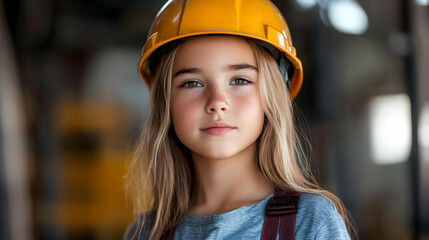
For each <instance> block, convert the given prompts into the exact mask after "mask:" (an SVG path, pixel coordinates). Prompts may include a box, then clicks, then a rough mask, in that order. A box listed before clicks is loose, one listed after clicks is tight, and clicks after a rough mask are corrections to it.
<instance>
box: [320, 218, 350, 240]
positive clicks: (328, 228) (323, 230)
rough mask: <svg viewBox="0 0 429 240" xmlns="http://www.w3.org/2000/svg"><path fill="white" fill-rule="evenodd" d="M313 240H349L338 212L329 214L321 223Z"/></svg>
mask: <svg viewBox="0 0 429 240" xmlns="http://www.w3.org/2000/svg"><path fill="white" fill-rule="evenodd" d="M315 239H320V240H322V239H340V240H343V239H344V240H346V239H350V236H349V234H348V232H347V228H346V225H345V224H344V221H343V218H342V217H341V215H340V214H339V213H338V212H333V213H331V214H330V215H329V216H328V217H327V218H326V219H325V220H324V222H323V223H322V225H321V226H320V228H319V230H318V231H317V233H316V236H315Z"/></svg>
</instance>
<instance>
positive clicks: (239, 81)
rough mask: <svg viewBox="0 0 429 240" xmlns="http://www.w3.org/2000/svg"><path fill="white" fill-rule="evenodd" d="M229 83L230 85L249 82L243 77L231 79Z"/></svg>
mask: <svg viewBox="0 0 429 240" xmlns="http://www.w3.org/2000/svg"><path fill="white" fill-rule="evenodd" d="M231 84H232V85H246V84H250V81H248V80H246V79H244V78H236V79H234V80H232V82H231Z"/></svg>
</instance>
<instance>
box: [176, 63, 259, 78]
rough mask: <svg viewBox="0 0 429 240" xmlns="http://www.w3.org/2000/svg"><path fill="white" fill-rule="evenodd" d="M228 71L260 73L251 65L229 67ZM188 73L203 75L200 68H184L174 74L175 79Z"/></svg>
mask: <svg viewBox="0 0 429 240" xmlns="http://www.w3.org/2000/svg"><path fill="white" fill-rule="evenodd" d="M227 69H228V70H235V71H237V70H241V69H250V70H254V71H256V72H257V71H258V68H257V67H255V66H253V65H250V64H247V63H243V64H233V65H229V66H228V67H227ZM186 73H201V70H200V69H199V68H184V69H180V70H179V71H177V72H176V73H175V74H174V77H177V76H179V75H181V74H186Z"/></svg>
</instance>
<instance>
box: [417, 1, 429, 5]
mask: <svg viewBox="0 0 429 240" xmlns="http://www.w3.org/2000/svg"><path fill="white" fill-rule="evenodd" d="M416 3H417V4H418V5H421V6H429V0H416Z"/></svg>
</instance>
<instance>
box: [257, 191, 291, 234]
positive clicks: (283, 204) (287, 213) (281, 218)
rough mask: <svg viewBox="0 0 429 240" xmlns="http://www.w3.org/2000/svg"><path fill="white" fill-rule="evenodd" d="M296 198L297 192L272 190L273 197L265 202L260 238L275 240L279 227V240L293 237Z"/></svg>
mask: <svg viewBox="0 0 429 240" xmlns="http://www.w3.org/2000/svg"><path fill="white" fill-rule="evenodd" d="M298 200H299V192H294V191H276V192H274V197H272V198H271V199H270V200H268V203H267V210H266V215H265V220H264V226H263V228H262V236H261V240H276V239H277V232H278V230H279V229H280V237H279V239H280V240H293V239H294V238H295V220H296V213H297V210H298ZM279 224H280V227H279Z"/></svg>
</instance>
